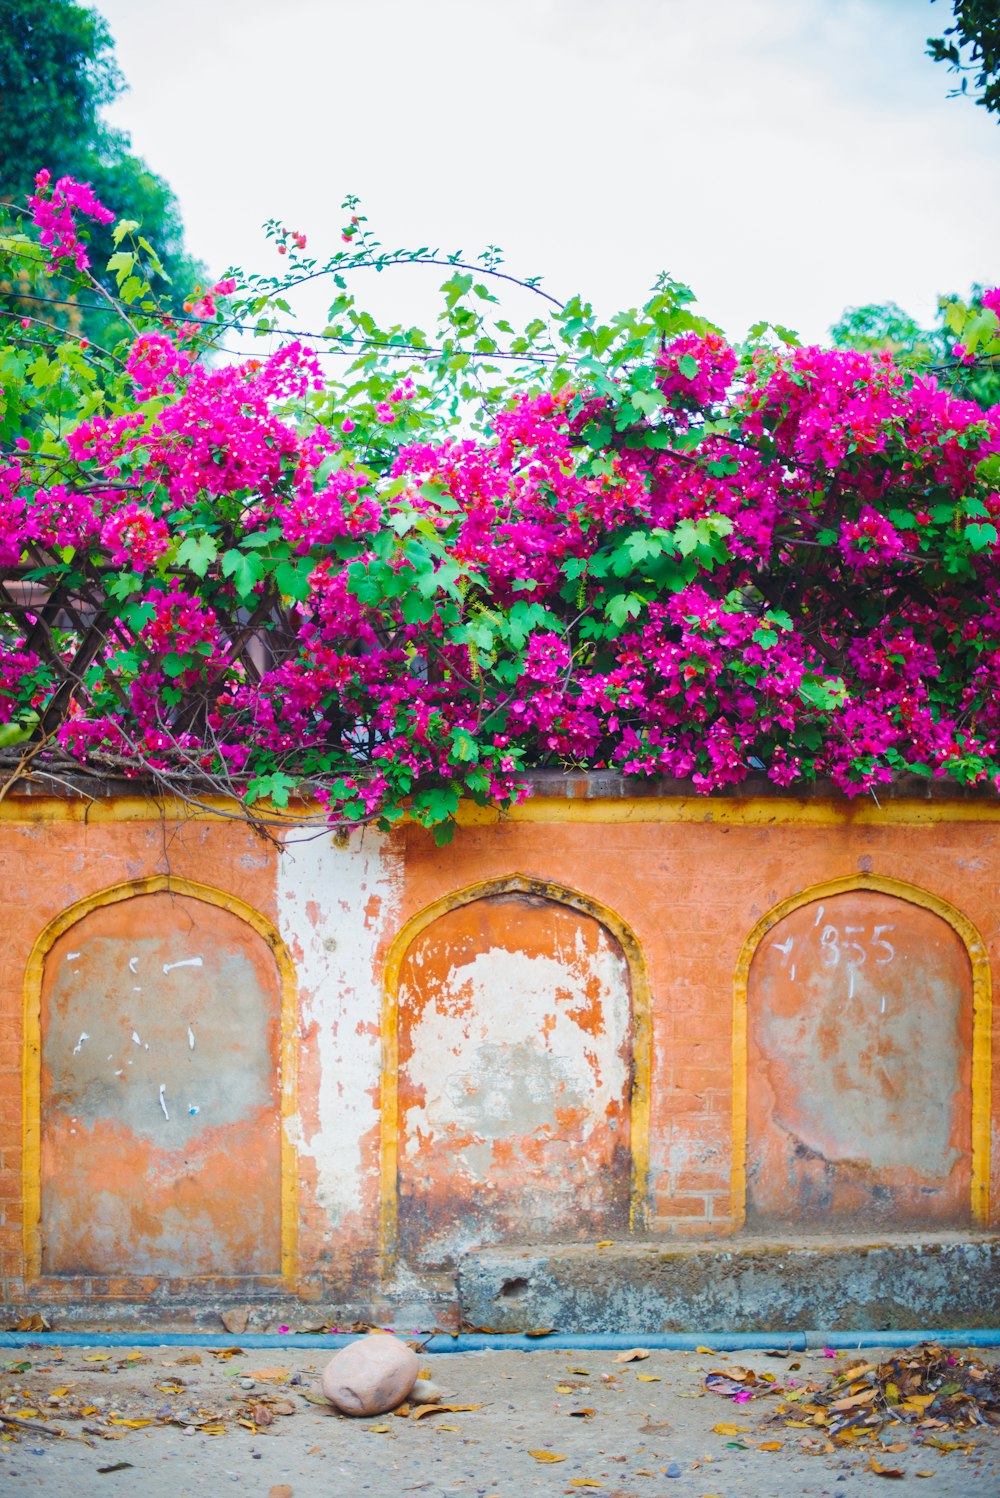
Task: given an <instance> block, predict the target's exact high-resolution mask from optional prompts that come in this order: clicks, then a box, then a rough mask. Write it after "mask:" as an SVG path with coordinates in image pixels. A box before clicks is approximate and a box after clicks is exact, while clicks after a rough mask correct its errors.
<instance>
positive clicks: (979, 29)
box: [927, 0, 1000, 114]
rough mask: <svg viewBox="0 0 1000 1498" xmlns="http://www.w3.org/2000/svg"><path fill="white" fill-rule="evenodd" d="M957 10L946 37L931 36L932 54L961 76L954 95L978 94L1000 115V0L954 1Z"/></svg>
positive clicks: (982, 102)
mask: <svg viewBox="0 0 1000 1498" xmlns="http://www.w3.org/2000/svg"><path fill="white" fill-rule="evenodd" d="M932 4H933V0H932ZM953 13H954V20H953V22H952V25H950V26H947V27H945V32H944V35H943V36H939V37H930V36H929V37H928V38H927V52H928V55H929V56H931V57H933V59H934V61H935V62H946V63H947V64H948V68H949V71H950V72H952V73H958V74H959V75H960V79H961V81H960V83H959V85H958V87H957V88H955V89H953V90H952V96H954V95H957V94H969V93H972V94H975V93H978V94H979V98H977V99H976V103H977V104H981V105H982V106H983V108H984V109H988V110H990V112H991V113H993V114H1000V0H953ZM970 84H971V87H970Z"/></svg>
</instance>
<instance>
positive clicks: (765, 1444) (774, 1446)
mask: <svg viewBox="0 0 1000 1498" xmlns="http://www.w3.org/2000/svg"><path fill="white" fill-rule="evenodd" d="M781 1445H782V1443H781V1442H780V1441H761V1443H760V1445H759V1446H758V1447H757V1450H758V1451H780V1450H781Z"/></svg>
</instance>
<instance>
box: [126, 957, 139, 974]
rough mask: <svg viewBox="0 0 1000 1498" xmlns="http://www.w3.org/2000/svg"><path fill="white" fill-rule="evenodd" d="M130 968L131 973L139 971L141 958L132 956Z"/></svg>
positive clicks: (129, 963)
mask: <svg viewBox="0 0 1000 1498" xmlns="http://www.w3.org/2000/svg"><path fill="white" fill-rule="evenodd" d="M128 970H129V972H130V973H137V972H138V971H139V959H138V957H130V958H129V960H128Z"/></svg>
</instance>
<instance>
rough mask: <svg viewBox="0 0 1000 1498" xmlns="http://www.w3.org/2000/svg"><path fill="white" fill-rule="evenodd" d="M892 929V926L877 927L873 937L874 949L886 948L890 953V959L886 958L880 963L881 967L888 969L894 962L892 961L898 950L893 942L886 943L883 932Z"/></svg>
mask: <svg viewBox="0 0 1000 1498" xmlns="http://www.w3.org/2000/svg"><path fill="white" fill-rule="evenodd" d="M892 929H893V928H892V926H876V927H875V934H874V936H873V937H872V946H873V947H885V949H886V951H887V952H888V953H889V955H888V957H884V958H883V959H882V961H881V962H880V963H879V967H886V966H887V965H888V964H889V963H890V962H891V961H892V959H893V958H894V957H895V955H896V948H895V947H894V946H893V944H892V942H891V941H886V939H885V937H884V936H882V935H881V932H883V931H891V930H892Z"/></svg>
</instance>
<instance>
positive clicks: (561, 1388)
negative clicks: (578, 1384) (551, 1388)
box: [556, 1384, 573, 1394]
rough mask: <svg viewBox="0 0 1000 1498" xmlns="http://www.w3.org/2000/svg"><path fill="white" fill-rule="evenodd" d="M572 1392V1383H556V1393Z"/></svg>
mask: <svg viewBox="0 0 1000 1498" xmlns="http://www.w3.org/2000/svg"><path fill="white" fill-rule="evenodd" d="M572 1392H573V1385H572V1384H556V1393H557V1394H572Z"/></svg>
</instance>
